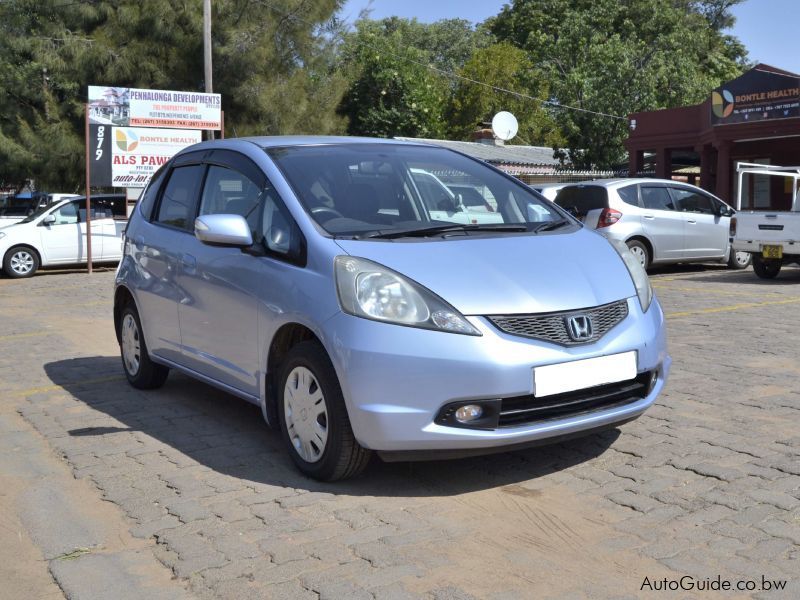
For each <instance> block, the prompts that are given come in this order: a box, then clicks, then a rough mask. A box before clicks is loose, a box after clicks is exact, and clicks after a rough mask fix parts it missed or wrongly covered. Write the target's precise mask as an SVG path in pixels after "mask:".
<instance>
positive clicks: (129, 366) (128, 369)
mask: <svg viewBox="0 0 800 600" xmlns="http://www.w3.org/2000/svg"><path fill="white" fill-rule="evenodd" d="M119 322H120V325H119V340H120V343H119V347H120V354H121V355H122V368H123V369H125V376H126V377H127V378H128V382H130V384H131V385H132V386H133V387H135V388H139V389H140V390H152V389H155V388H159V387H161V386H162V385H164V382H165V381H166V380H167V375H169V369H168V368H167V367H165V366H164V365H159V364H157V363H154V362H153V361H152V360H150V355H149V354H148V353H147V344H146V343H145V341H144V335H143V334H142V323H141V321H140V320H139V313H138V312H137V310H136V307H135V306H134V305H133V304H128V305H127V306H126V307H125V308H124V309H122V315H121V318H120V321H119Z"/></svg>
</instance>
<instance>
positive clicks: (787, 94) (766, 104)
mask: <svg viewBox="0 0 800 600" xmlns="http://www.w3.org/2000/svg"><path fill="white" fill-rule="evenodd" d="M791 117H800V77H797V76H794V75H784V74H781V73H773V72H769V71H762V70H757V69H752V70H750V71H748V72H747V73H745V74H744V75H742V76H741V77H737V78H736V79H734V80H732V81H729V82H728V83H726V84H724V85H723V86H722V87H719V88H717V89H716V90H714V91H713V92H712V93H711V124H712V125H729V124H732V123H747V122H751V121H764V120H768V119H787V118H791Z"/></svg>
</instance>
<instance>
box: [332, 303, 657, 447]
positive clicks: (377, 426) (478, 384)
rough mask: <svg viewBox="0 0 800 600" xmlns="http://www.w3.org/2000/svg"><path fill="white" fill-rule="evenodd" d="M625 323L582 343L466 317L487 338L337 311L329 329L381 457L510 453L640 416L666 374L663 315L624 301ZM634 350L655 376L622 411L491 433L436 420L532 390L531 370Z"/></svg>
mask: <svg viewBox="0 0 800 600" xmlns="http://www.w3.org/2000/svg"><path fill="white" fill-rule="evenodd" d="M628 312H629V314H628V317H627V318H626V319H625V320H624V321H622V322H621V323H620V324H619V325H617V326H616V327H614V328H613V329H612V330H611V331H609V332H608V333H607V334H606V335H605V336H604V337H603V338H601V339H600V340H599V341H597V342H595V343H592V344H587V345H583V346H572V347H562V346H558V345H555V344H550V343H546V342H541V341H537V340H531V339H526V338H522V337H517V336H512V335H508V334H505V333H503V332H501V331H499V330H497V329H496V328H495V327H494V326H493V325H491V324H490V323H489V322H488V321H487V320H486V319H484V318H483V317H474V316H473V317H468V318H469V320H470V322H471V323H472V324H473V325H475V327H477V328H478V329H479V330H480V331H481V333H482V334H483V335H482V336H481V337H476V336H465V335H457V334H451V333H444V332H438V331H429V330H423V329H415V328H410V327H401V326H397V325H390V324H385V323H378V322H375V321H369V320H366V319H361V318H358V317H353V316H350V315H346V314H343V313H339V314H337V315H336V316H334V317H333V318H331V319H330V320H329V321H328V322H327V323H326V325H325V327H324V332H325V340H324V341H325V343H326V346H327V347H328V350H329V352H330V355H331V358H332V360H333V364H334V367H335V368H336V371H337V374H338V376H339V381H340V383H341V387H342V392H343V394H344V398H345V402H346V404H347V408H348V414H349V416H350V422H351V425H352V427H353V432H354V434H355V437H356V439H357V440H358V441H359V443H360V444H361V445H362V446H364V447H366V448H371V449H373V450H378V451H383V452H400V451H425V450H459V449H484V450H486V451H491V449H494V448H504V447H514V446H518V445H521V444H531V443H535V442H537V441H539V440H545V439H549V438H560V437H563V436H568V435H572V434H576V433H579V432H585V431H589V430H594V429H599V428H605V427H609V426H611V425H613V424H615V423H620V422H624V421H628V420H631V419H633V418H636V417H638V416H639V415H641V414H642V413H643V412H644V411H645V410H646V409H647V408H648V407H649V406H650V405H651V404H652V403H653V402H654V401H655V399H656V397H657V396H658V394H659V393H660V392H661V389H662V388H663V386H664V383H665V381H666V378H667V375H668V373H669V367H670V363H671V361H670V358H669V355H668V354H667V347H666V334H665V327H664V316H663V313H662V311H661V307H660V306H659V304H658V301H657V300H655V299H654V300H653V304H652V305H651V307H650V309H649V310H648V311H647V313H642V311H641V308H640V306H639V302H638V299H637V298H635V297H633V298H629V299H628ZM631 350H635V351H636V352H637V371H638V372H640V373H641V372H645V371H651V370H657V371H658V378H657V381H656V382H655V384H654V386H653V387H652V389H651V391H650V393H648V394H647V396H646V397H644V398H641V399H640V400H636V401H634V402H630V403H627V404H624V405H622V406H615V407H610V408H608V409H598V410H595V411H590V412H585V413H582V414H578V415H574V416H565V417H563V418H554V419H548V420H545V421H542V422H531V423H525V424H523V425H519V426H511V427H502V428H497V429H492V430H478V429H467V428H463V427H458V428H457V427H450V426H443V425H439V424H436V423H434V419H435V417H436V415H437V413H438V412H439V409H440V408H441V407H442V406H444V405H446V404H449V403H452V402H455V401H470V400H487V399H493V398H511V397H515V396H523V395H528V394H532V393H533V368H534V367H536V366H543V365H549V364H556V363H561V362H567V361H572V360H579V359H584V358H593V357H599V356H607V355H610V354H617V353H622V352H628V351H631Z"/></svg>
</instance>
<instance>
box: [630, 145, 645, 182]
mask: <svg viewBox="0 0 800 600" xmlns="http://www.w3.org/2000/svg"><path fill="white" fill-rule="evenodd" d="M642 171H644V150H631V151H630V152H629V153H628V174H629V175H630V176H631V177H638V176H639V173H641V172H642Z"/></svg>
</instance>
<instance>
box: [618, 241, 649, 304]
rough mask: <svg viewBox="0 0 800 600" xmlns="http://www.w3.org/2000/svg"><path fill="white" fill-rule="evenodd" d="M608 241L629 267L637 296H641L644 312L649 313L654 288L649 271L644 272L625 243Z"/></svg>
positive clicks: (640, 302) (640, 300)
mask: <svg viewBox="0 0 800 600" xmlns="http://www.w3.org/2000/svg"><path fill="white" fill-rule="evenodd" d="M608 241H609V242H611V245H612V246H614V249H615V250H616V251H617V252H618V253H619V255H620V257H622V260H623V261H624V262H625V266H626V267H628V273H630V274H631V279H633V285H634V286H635V287H636V294H637V295H638V296H639V304H641V305H642V312H647V309H648V308H650V303H651V302H652V301H653V288H652V287H650V278H649V277H648V276H647V271H645V270H644V267H643V266H642V265H641V263H640V262H639V261H638V260H637V259H636V257H635V256H634V255H633V254H631V251H630V250H628V246H627V244H625V242H621V241H619V240H608Z"/></svg>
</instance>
